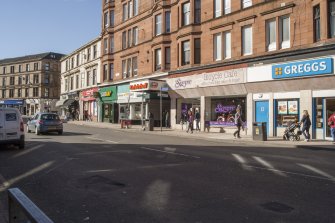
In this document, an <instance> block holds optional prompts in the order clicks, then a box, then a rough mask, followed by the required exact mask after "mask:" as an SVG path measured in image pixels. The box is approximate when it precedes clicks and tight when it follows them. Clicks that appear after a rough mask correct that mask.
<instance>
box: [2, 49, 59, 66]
mask: <svg viewBox="0 0 335 223" xmlns="http://www.w3.org/2000/svg"><path fill="white" fill-rule="evenodd" d="M63 56H64V54H60V53H53V52H47V53H40V54H34V55H27V56H23V57H15V58H6V59H3V60H0V64H13V63H19V62H28V61H36V60H41V59H55V60H60V59H61V58H62V57H63Z"/></svg>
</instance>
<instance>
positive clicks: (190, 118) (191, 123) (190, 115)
mask: <svg viewBox="0 0 335 223" xmlns="http://www.w3.org/2000/svg"><path fill="white" fill-rule="evenodd" d="M193 121H194V117H193V112H192V111H191V110H190V111H188V128H187V131H186V132H187V133H188V131H191V133H193Z"/></svg>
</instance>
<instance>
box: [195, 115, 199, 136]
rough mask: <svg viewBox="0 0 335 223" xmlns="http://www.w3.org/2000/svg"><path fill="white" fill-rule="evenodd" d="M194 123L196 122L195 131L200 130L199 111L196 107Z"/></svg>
mask: <svg viewBox="0 0 335 223" xmlns="http://www.w3.org/2000/svg"><path fill="white" fill-rule="evenodd" d="M195 123H196V129H195V131H199V132H200V125H199V124H200V112H199V110H198V109H196V110H195Z"/></svg>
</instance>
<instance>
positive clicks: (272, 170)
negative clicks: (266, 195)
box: [248, 165, 335, 182]
mask: <svg viewBox="0 0 335 223" xmlns="http://www.w3.org/2000/svg"><path fill="white" fill-rule="evenodd" d="M248 166H249V167H251V168H255V169H261V170H268V171H271V172H274V171H276V172H281V173H286V174H291V175H297V176H303V177H309V178H315V179H321V180H329V181H332V182H335V181H334V180H332V179H329V178H328V177H319V176H315V175H309V174H303V173H296V172H290V171H284V170H277V169H270V168H266V167H259V166H250V165H248Z"/></svg>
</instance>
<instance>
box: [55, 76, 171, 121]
mask: <svg viewBox="0 0 335 223" xmlns="http://www.w3.org/2000/svg"><path fill="white" fill-rule="evenodd" d="M164 83H165V81H162V80H150V79H145V80H140V81H136V82H131V83H123V84H119V85H112V86H99V87H94V88H90V89H86V90H83V91H81V92H71V93H70V94H67V95H63V100H60V102H59V103H58V106H59V107H61V108H62V112H61V115H63V116H65V115H66V116H67V117H68V118H70V119H73V120H85V121H96V122H108V123H119V122H120V121H121V120H123V119H126V120H131V123H132V124H134V125H141V124H142V122H143V121H144V120H145V119H148V118H149V112H150V113H151V114H152V115H153V116H154V119H155V123H156V125H157V126H158V125H159V121H160V109H163V111H166V110H169V109H170V100H169V95H168V93H167V92H162V91H161V89H162V86H163V85H164ZM160 95H162V97H161V96H160ZM160 104H162V108H160Z"/></svg>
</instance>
